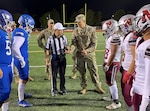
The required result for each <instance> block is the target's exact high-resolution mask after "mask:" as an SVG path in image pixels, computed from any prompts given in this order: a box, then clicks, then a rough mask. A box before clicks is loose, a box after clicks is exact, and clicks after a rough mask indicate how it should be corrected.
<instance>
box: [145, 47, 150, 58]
mask: <svg viewBox="0 0 150 111" xmlns="http://www.w3.org/2000/svg"><path fill="white" fill-rule="evenodd" d="M144 57H145V58H148V59H150V45H149V46H148V47H147V48H146V50H145V55H144Z"/></svg>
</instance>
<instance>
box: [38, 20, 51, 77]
mask: <svg viewBox="0 0 150 111" xmlns="http://www.w3.org/2000/svg"><path fill="white" fill-rule="evenodd" d="M47 25H48V28H46V29H44V30H42V31H41V32H40V34H39V35H38V37H37V42H38V45H39V47H41V48H42V49H43V50H44V54H45V55H46V50H45V45H46V43H47V39H48V38H49V37H50V36H51V35H53V34H54V29H53V28H54V20H53V19H49V20H48V22H47ZM43 40H44V43H43ZM50 57H51V56H50ZM45 58H46V56H45ZM45 72H46V74H47V77H46V78H45V79H44V80H50V78H51V69H50V68H49V66H47V65H46V69H45Z"/></svg>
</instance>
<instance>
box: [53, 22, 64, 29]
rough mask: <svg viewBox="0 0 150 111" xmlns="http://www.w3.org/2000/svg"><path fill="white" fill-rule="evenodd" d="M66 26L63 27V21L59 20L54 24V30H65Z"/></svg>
mask: <svg viewBox="0 0 150 111" xmlns="http://www.w3.org/2000/svg"><path fill="white" fill-rule="evenodd" d="M64 29H65V27H63V25H62V23H60V22H57V23H56V24H55V25H54V30H64Z"/></svg>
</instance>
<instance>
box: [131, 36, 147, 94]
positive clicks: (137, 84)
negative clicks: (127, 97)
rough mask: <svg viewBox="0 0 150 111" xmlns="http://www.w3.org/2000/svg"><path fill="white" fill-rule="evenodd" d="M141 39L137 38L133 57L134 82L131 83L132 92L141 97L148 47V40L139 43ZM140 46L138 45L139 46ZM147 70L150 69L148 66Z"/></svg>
mask: <svg viewBox="0 0 150 111" xmlns="http://www.w3.org/2000/svg"><path fill="white" fill-rule="evenodd" d="M141 41H143V40H142V38H138V39H137V42H136V56H135V65H136V68H135V72H136V75H135V81H134V82H133V91H134V92H136V93H137V94H140V95H143V92H144V81H145V72H146V70H145V61H144V58H145V51H146V49H147V47H148V46H149V45H150V40H147V41H144V42H142V43H141ZM139 44H140V45H139ZM146 67H148V69H149V68H150V67H149V66H146Z"/></svg>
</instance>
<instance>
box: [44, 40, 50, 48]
mask: <svg viewBox="0 0 150 111" xmlns="http://www.w3.org/2000/svg"><path fill="white" fill-rule="evenodd" d="M45 49H46V50H49V49H50V37H49V38H48V39H47V43H46V46H45Z"/></svg>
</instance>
